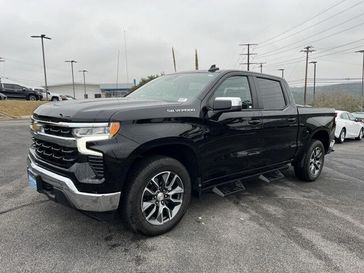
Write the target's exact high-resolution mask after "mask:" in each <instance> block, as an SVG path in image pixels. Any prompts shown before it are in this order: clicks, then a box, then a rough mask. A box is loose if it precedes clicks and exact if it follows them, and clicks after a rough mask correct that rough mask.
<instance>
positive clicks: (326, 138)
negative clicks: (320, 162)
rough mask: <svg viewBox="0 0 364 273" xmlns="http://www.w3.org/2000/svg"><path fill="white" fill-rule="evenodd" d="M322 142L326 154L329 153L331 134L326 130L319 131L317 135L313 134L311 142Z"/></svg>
mask: <svg viewBox="0 0 364 273" xmlns="http://www.w3.org/2000/svg"><path fill="white" fill-rule="evenodd" d="M312 139H315V140H320V141H321V142H322V144H323V145H324V148H325V152H326V153H327V152H328V151H329V148H330V135H329V133H328V132H327V131H326V130H324V129H319V130H317V131H316V132H315V133H313V134H312V136H311V140H312Z"/></svg>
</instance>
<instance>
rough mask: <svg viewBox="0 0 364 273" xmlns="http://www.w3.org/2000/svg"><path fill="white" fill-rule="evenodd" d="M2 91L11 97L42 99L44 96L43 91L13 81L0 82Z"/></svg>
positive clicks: (0, 90)
mask: <svg viewBox="0 0 364 273" xmlns="http://www.w3.org/2000/svg"><path fill="white" fill-rule="evenodd" d="M0 92H1V93H3V94H4V95H6V96H7V97H8V98H9V99H10V98H11V99H26V100H41V99H42V97H43V96H42V93H41V92H38V91H34V90H32V89H30V88H27V87H24V86H21V85H18V84H12V83H0Z"/></svg>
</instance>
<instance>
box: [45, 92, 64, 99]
mask: <svg viewBox="0 0 364 273" xmlns="http://www.w3.org/2000/svg"><path fill="white" fill-rule="evenodd" d="M47 93H48V101H61V100H62V95H60V94H57V93H53V92H50V91H47ZM43 98H44V100H46V93H45V91H43Z"/></svg>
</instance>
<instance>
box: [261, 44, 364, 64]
mask: <svg viewBox="0 0 364 273" xmlns="http://www.w3.org/2000/svg"><path fill="white" fill-rule="evenodd" d="M358 47H362V46H359V45H357V46H355V47H352V48H347V49H344V50H340V51H335V52H332V53H324V54H322V53H321V54H320V55H315V56H314V57H315V58H316V59H319V58H322V57H325V56H330V55H336V54H340V53H351V52H350V50H355V49H357V48H358ZM313 54H315V53H313ZM301 61H302V59H301V58H299V57H297V58H293V59H287V60H286V61H282V62H278V63H269V64H268V65H269V66H273V65H275V66H278V65H282V64H285V65H289V64H295V63H299V62H301Z"/></svg>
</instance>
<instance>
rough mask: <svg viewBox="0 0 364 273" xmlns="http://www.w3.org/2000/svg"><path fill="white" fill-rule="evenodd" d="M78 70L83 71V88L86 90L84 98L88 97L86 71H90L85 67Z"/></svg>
mask: <svg viewBox="0 0 364 273" xmlns="http://www.w3.org/2000/svg"><path fill="white" fill-rule="evenodd" d="M78 72H82V74H83V89H84V91H85V94H84V96H83V97H84V98H85V99H87V94H86V76H85V73H86V72H88V71H87V70H86V69H83V70H79V71H78Z"/></svg>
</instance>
